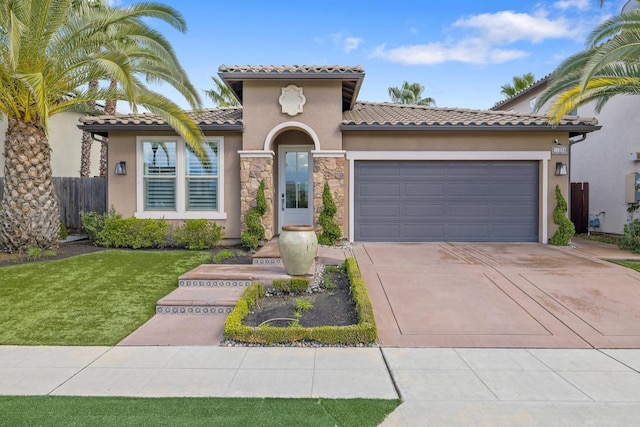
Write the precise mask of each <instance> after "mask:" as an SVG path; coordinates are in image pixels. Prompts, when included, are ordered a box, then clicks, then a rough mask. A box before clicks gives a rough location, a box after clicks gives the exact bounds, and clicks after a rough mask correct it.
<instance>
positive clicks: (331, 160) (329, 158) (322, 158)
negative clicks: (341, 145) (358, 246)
mask: <svg viewBox="0 0 640 427" xmlns="http://www.w3.org/2000/svg"><path fill="white" fill-rule="evenodd" d="M312 153H313V207H314V209H313V224H314V226H315V227H316V231H320V225H319V224H318V219H319V217H320V212H322V208H323V207H324V204H323V203H322V190H323V189H324V183H325V182H327V183H328V184H329V189H330V190H331V194H332V195H333V201H334V202H335V204H336V209H337V211H336V215H335V217H334V220H335V222H336V224H338V225H339V226H340V231H341V232H342V235H343V236H344V230H345V224H344V221H345V215H346V210H345V207H346V204H347V201H346V197H345V169H346V164H347V160H346V159H345V154H346V151H342V150H340V151H313V152H312Z"/></svg>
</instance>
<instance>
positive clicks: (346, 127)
mask: <svg viewBox="0 0 640 427" xmlns="http://www.w3.org/2000/svg"><path fill="white" fill-rule="evenodd" d="M601 127H602V126H594V125H558V126H551V125H548V126H541V125H510V126H496V125H393V124H342V125H340V130H341V131H346V132H348V131H413V132H420V131H425V132H442V131H445V132H472V131H473V132H519V131H527V132H552V131H561V132H570V133H573V134H583V133H589V132H594V131H596V130H598V129H600V128H601Z"/></svg>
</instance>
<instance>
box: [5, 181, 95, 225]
mask: <svg viewBox="0 0 640 427" xmlns="http://www.w3.org/2000/svg"><path fill="white" fill-rule="evenodd" d="M53 181H54V185H55V189H56V194H57V195H58V203H59V205H60V221H61V222H62V223H63V224H64V225H66V226H67V228H71V229H74V228H75V229H79V228H81V227H82V222H81V221H80V212H98V213H104V212H106V211H107V180H106V179H105V178H71V177H64V178H58V177H56V178H53ZM3 191H4V182H3V178H0V200H2V197H3Z"/></svg>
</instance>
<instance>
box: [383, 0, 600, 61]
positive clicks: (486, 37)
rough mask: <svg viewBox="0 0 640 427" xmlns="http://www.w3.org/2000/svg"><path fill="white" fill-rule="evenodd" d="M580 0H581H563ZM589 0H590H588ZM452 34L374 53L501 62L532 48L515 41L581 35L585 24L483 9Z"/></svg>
mask: <svg viewBox="0 0 640 427" xmlns="http://www.w3.org/2000/svg"><path fill="white" fill-rule="evenodd" d="M560 1H566V2H570V1H571V2H574V3H580V2H581V1H582V0H560ZM586 1H590V0H586ZM452 28H453V29H454V30H455V31H452V32H451V38H450V39H449V40H446V41H437V42H431V43H426V44H416V45H405V46H398V47H393V48H387V46H386V45H381V46H378V47H377V48H376V49H375V51H374V52H373V53H372V55H371V56H372V57H376V58H382V59H384V60H387V61H390V62H395V63H400V64H407V65H417V64H423V65H432V64H440V63H444V62H449V61H457V62H463V63H470V64H500V63H504V62H508V61H512V60H515V59H521V58H525V57H527V56H529V55H530V52H528V51H526V50H523V49H522V47H521V45H519V46H518V47H517V48H516V47H510V45H512V44H515V43H520V44H521V43H541V42H543V41H545V40H549V39H563V38H566V39H573V40H575V39H578V38H581V36H580V34H581V31H583V29H582V26H580V25H576V23H575V22H569V20H568V19H567V18H566V17H564V16H562V15H560V16H557V17H554V18H549V16H548V13H547V12H546V11H545V10H543V9H538V10H536V11H534V12H533V13H531V14H528V13H517V12H513V11H500V12H496V13H483V14H480V15H473V16H468V17H464V18H461V19H458V20H457V21H456V22H454V23H453V25H452Z"/></svg>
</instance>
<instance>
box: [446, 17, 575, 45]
mask: <svg viewBox="0 0 640 427" xmlns="http://www.w3.org/2000/svg"><path fill="white" fill-rule="evenodd" d="M453 26H454V27H460V28H467V29H471V30H475V31H476V32H478V33H479V34H480V35H481V36H482V38H484V39H486V40H487V41H489V42H493V43H513V42H516V41H520V40H527V41H532V42H534V43H539V42H541V41H543V40H545V39H558V38H564V37H574V36H575V35H576V32H575V30H573V29H572V25H571V24H570V23H569V22H568V20H567V19H566V18H564V17H559V18H556V19H549V18H547V14H546V12H544V11H537V12H536V13H535V14H533V15H530V14H527V13H516V12H512V11H509V10H507V11H502V12H496V13H483V14H481V15H476V16H472V17H470V18H464V19H459V20H458V21H456V22H455V23H454V24H453Z"/></svg>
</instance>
